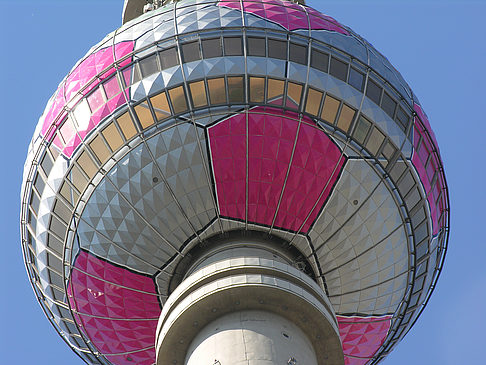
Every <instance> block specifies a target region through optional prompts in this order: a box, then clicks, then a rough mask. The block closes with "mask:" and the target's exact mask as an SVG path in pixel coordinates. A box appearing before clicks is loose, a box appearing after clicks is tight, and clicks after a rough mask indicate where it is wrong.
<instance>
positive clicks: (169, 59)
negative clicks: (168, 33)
mask: <svg viewBox="0 0 486 365" xmlns="http://www.w3.org/2000/svg"><path fill="white" fill-rule="evenodd" d="M159 59H160V65H161V67H162V70H164V69H166V68H169V67H173V66H176V65H178V64H179V56H178V55H177V49H176V48H175V47H172V48H168V49H166V50H163V51H162V52H160V57H159Z"/></svg>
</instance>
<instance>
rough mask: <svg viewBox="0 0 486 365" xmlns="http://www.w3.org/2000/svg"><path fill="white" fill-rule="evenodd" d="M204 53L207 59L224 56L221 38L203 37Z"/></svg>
mask: <svg viewBox="0 0 486 365" xmlns="http://www.w3.org/2000/svg"><path fill="white" fill-rule="evenodd" d="M201 46H202V53H203V57H204V58H205V59H208V58H213V57H222V56H223V48H222V47H221V38H211V39H203V40H202V41H201Z"/></svg>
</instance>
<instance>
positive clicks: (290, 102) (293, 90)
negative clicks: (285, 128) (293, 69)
mask: <svg viewBox="0 0 486 365" xmlns="http://www.w3.org/2000/svg"><path fill="white" fill-rule="evenodd" d="M301 96H302V85H299V84H294V83H293V82H289V83H288V86H287V106H288V107H290V108H294V109H298V108H299V105H300V98H301Z"/></svg>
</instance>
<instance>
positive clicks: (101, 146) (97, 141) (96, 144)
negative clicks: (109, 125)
mask: <svg viewBox="0 0 486 365" xmlns="http://www.w3.org/2000/svg"><path fill="white" fill-rule="evenodd" d="M89 146H90V147H91V149H92V150H93V152H94V154H95V155H96V157H97V158H98V160H99V161H100V162H101V163H104V162H105V161H106V160H108V157H110V155H111V152H110V151H109V150H108V147H107V146H106V144H105V142H104V141H103V138H102V137H101V136H100V135H97V136H96V137H95V138H94V139H93V140H92V141H91V142H90V143H89Z"/></svg>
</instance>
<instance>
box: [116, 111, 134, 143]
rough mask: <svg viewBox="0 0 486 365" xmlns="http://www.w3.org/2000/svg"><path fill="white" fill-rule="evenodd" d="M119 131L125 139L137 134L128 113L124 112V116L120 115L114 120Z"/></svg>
mask: <svg viewBox="0 0 486 365" xmlns="http://www.w3.org/2000/svg"><path fill="white" fill-rule="evenodd" d="M116 120H117V122H118V125H119V126H120V129H121V130H122V133H123V135H124V136H125V139H127V140H128V139H130V138H132V137H133V136H134V135H135V134H137V129H136V128H135V125H134V124H133V121H132V118H131V117H130V113H129V112H126V113H125V114H122V115H120V116H119V117H118V118H116Z"/></svg>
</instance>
